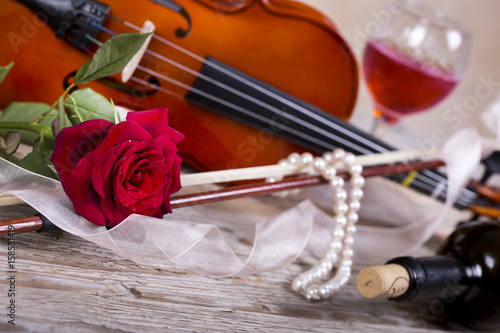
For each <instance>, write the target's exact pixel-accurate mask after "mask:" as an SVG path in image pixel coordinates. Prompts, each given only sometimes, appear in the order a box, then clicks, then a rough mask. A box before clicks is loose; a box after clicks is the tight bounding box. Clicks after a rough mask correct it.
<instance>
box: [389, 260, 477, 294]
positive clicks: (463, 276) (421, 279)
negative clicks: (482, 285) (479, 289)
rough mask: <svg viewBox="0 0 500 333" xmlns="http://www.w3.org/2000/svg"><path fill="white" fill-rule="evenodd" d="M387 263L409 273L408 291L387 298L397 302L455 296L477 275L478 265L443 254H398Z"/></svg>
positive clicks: (475, 278)
mask: <svg viewBox="0 0 500 333" xmlns="http://www.w3.org/2000/svg"><path fill="white" fill-rule="evenodd" d="M388 264H397V265H400V266H402V267H404V268H405V269H406V270H407V271H408V275H409V287H408V290H407V291H406V292H405V293H404V294H402V295H401V296H398V297H394V298H390V299H391V300H395V301H397V302H410V301H413V300H425V299H432V298H441V299H449V298H455V297H457V296H458V295H460V294H461V293H463V292H464V291H465V290H466V289H467V286H470V285H473V284H474V283H475V281H476V280H477V279H478V278H480V277H481V268H480V267H479V266H470V267H469V266H465V265H464V264H462V263H461V262H460V261H458V260H457V259H455V258H454V257H451V256H444V255H441V256H433V257H424V258H413V257H398V258H394V259H391V260H390V261H389V262H388Z"/></svg>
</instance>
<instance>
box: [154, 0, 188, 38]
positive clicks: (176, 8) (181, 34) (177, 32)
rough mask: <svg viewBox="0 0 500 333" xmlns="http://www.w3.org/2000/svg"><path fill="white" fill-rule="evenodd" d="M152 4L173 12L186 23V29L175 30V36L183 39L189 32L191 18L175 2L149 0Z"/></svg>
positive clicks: (170, 0)
mask: <svg viewBox="0 0 500 333" xmlns="http://www.w3.org/2000/svg"><path fill="white" fill-rule="evenodd" d="M151 1H153V3H157V4H159V5H162V6H164V7H166V8H168V9H170V10H173V11H174V12H176V13H177V14H179V15H181V16H182V17H183V18H184V19H185V20H186V22H187V25H188V28H187V29H182V28H177V29H175V36H177V37H179V38H184V37H186V36H187V35H189V33H190V32H191V17H190V16H189V13H188V12H187V11H186V10H185V9H184V8H183V7H182V6H181V5H179V4H178V3H177V2H175V1H172V0H151Z"/></svg>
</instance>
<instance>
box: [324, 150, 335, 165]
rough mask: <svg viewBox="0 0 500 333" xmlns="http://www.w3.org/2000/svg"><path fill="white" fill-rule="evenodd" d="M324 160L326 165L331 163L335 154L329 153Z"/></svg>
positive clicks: (325, 154)
mask: <svg viewBox="0 0 500 333" xmlns="http://www.w3.org/2000/svg"><path fill="white" fill-rule="evenodd" d="M323 159H324V160H325V162H326V163H330V162H331V161H332V160H333V154H332V153H331V152H329V151H327V152H326V153H324V154H323Z"/></svg>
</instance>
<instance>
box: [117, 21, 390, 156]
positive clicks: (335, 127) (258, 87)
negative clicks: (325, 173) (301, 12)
mask: <svg viewBox="0 0 500 333" xmlns="http://www.w3.org/2000/svg"><path fill="white" fill-rule="evenodd" d="M109 18H111V19H114V20H117V21H118V22H120V23H122V24H124V25H125V26H127V27H129V28H132V29H134V30H136V31H141V28H140V27H138V26H137V25H135V24H133V23H130V22H127V21H125V20H122V19H120V18H117V17H115V16H112V15H109ZM153 38H154V39H156V40H158V41H159V42H161V43H163V44H165V45H167V46H169V47H172V48H174V49H175V50H177V51H179V52H181V53H184V54H185V55H187V56H189V57H191V58H193V59H195V60H197V61H199V62H201V63H203V64H206V65H208V66H210V67H212V68H214V69H216V70H218V71H219V72H222V73H224V74H226V75H228V76H230V77H231V78H233V79H235V80H237V81H239V82H241V83H244V84H245V85H247V86H249V87H251V88H253V89H255V90H257V91H259V92H261V93H263V94H265V95H267V96H269V97H271V98H273V99H274V100H276V101H279V102H281V103H283V104H284V105H287V106H288V107H290V108H292V109H294V110H297V111H299V112H301V113H302V114H305V115H307V116H308V117H309V118H310V119H315V120H317V121H319V122H322V123H325V122H327V123H328V125H329V127H330V128H331V129H333V130H335V131H338V132H339V133H342V134H344V135H346V136H349V137H351V138H353V139H354V140H357V141H358V142H361V143H363V144H365V145H366V146H368V147H372V148H373V149H374V150H375V151H377V152H379V153H381V152H386V151H388V149H387V148H385V147H383V146H380V145H378V144H377V143H376V142H373V141H370V140H369V139H367V138H364V137H362V136H360V135H358V134H356V133H352V132H350V131H346V129H345V128H344V127H342V126H341V125H339V124H336V123H334V122H331V121H329V120H328V119H325V118H324V117H322V116H321V115H318V114H316V113H314V112H312V111H311V110H308V109H306V108H304V107H303V106H301V105H298V104H297V103H295V102H293V101H291V100H289V99H286V98H284V97H282V96H280V95H278V94H276V93H275V92H273V91H271V90H269V89H266V88H265V87H262V86H261V85H258V84H256V83H254V82H252V81H250V80H248V79H246V78H244V77H242V76H241V75H238V74H236V73H234V72H231V71H229V70H227V69H226V68H223V67H221V66H219V65H218V64H216V63H213V62H211V61H210V60H208V59H205V58H203V57H201V56H199V55H197V54H195V53H193V52H191V51H189V50H187V49H185V48H183V47H181V46H180V45H177V44H175V43H173V42H171V41H169V40H168V39H165V38H163V37H161V36H159V35H157V34H153ZM193 75H197V76H199V75H200V73H197V72H195V74H193ZM212 83H213V82H212ZM218 85H219V86H220V87H222V88H224V89H227V88H229V86H227V85H225V84H224V83H222V82H218ZM240 97H242V96H240ZM248 97H250V96H248ZM267 107H268V108H269V107H270V105H267ZM280 111H281V110H280Z"/></svg>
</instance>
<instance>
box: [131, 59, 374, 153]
mask: <svg viewBox="0 0 500 333" xmlns="http://www.w3.org/2000/svg"><path fill="white" fill-rule="evenodd" d="M137 69H139V70H141V71H143V72H145V73H148V74H151V75H153V76H157V77H159V78H160V79H162V80H164V81H167V82H170V83H172V84H175V85H177V86H179V87H181V88H184V89H186V90H190V91H192V92H194V93H197V94H199V95H202V96H204V97H206V98H209V99H211V100H213V101H215V102H218V103H221V104H223V105H225V106H228V107H230V108H232V109H235V110H237V111H239V112H240V113H242V114H244V115H246V116H249V117H252V118H254V119H257V120H260V121H263V122H266V123H268V122H269V118H268V117H264V116H261V115H259V114H257V113H255V112H252V111H251V110H248V109H246V108H243V107H241V106H237V105H236V104H234V103H231V102H229V101H226V100H224V99H221V98H219V97H217V96H215V95H212V94H210V93H207V92H204V91H202V90H199V89H196V88H194V87H191V86H188V85H186V84H184V83H182V82H179V81H177V80H174V79H172V78H170V77H168V76H166V75H163V74H161V73H158V72H156V71H153V70H151V69H149V68H147V67H144V66H141V65H138V66H137ZM199 77H200V78H202V79H205V80H207V81H209V82H211V83H214V84H216V85H218V86H221V87H222V88H225V89H226V90H227V91H229V92H231V93H233V94H235V95H237V96H239V97H242V98H245V99H246V100H248V101H250V102H252V103H255V104H257V105H260V106H262V107H264V108H266V109H267V110H269V111H272V112H274V114H281V116H283V117H284V118H287V119H289V120H291V121H293V122H295V123H297V124H300V125H302V126H304V127H307V128H309V129H311V130H313V131H314V132H315V134H318V133H321V134H322V135H323V136H324V137H327V138H330V139H332V140H335V141H337V142H340V143H341V144H343V145H345V146H346V147H350V148H354V149H358V150H360V151H361V152H363V153H364V154H370V153H371V151H370V150H367V149H364V148H362V147H359V146H357V145H356V144H355V143H354V142H351V141H349V140H345V139H343V138H341V137H339V136H337V135H335V133H334V132H328V131H326V130H324V129H322V128H319V127H317V126H314V125H313V124H311V123H310V122H307V121H305V120H303V119H300V118H296V117H294V116H293V115H291V114H288V113H286V112H283V113H281V110H280V109H278V108H276V107H274V106H272V105H269V104H267V103H264V102H262V101H261V100H259V99H256V98H254V97H252V96H250V95H248V94H245V93H243V92H241V91H239V90H237V89H234V88H232V87H229V86H227V85H225V84H223V83H220V82H218V81H216V80H214V79H212V78H210V77H207V76H205V75H203V74H201V73H200V74H199ZM282 131H284V132H288V133H292V134H295V135H298V136H301V137H302V138H303V139H306V140H308V141H309V142H314V143H316V144H319V145H320V146H322V147H323V148H324V149H326V150H332V149H334V148H335V146H333V145H331V144H328V143H326V142H325V140H319V139H318V138H317V137H313V136H311V135H307V134H305V133H303V132H300V131H297V130H294V129H292V128H286V129H284V130H282Z"/></svg>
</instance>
